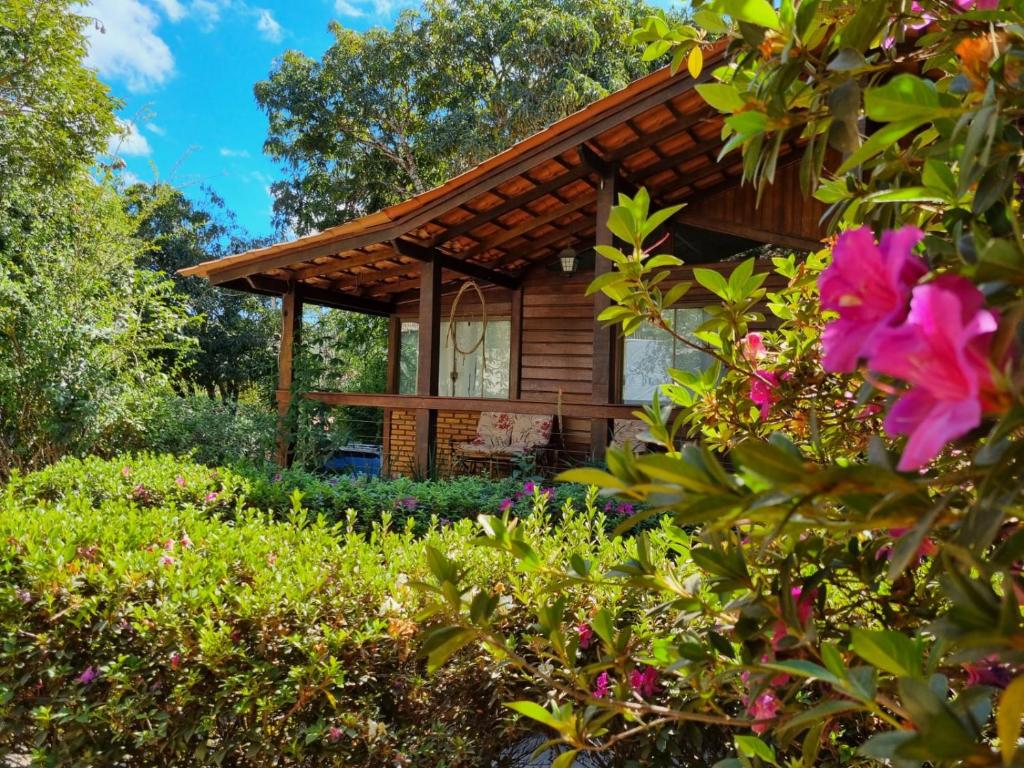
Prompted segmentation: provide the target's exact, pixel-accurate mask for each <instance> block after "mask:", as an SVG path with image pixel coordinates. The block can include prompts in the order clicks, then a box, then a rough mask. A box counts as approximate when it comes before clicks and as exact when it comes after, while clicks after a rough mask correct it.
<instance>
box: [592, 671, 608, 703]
mask: <svg viewBox="0 0 1024 768" xmlns="http://www.w3.org/2000/svg"><path fill="white" fill-rule="evenodd" d="M609 686H610V682H609V680H608V673H607V672H602V673H601V674H600V675H598V676H597V680H596V681H595V683H594V698H595V699H603V698H605V697H606V696H607V695H608V689H609Z"/></svg>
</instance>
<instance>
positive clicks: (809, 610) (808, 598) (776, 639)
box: [772, 586, 818, 651]
mask: <svg viewBox="0 0 1024 768" xmlns="http://www.w3.org/2000/svg"><path fill="white" fill-rule="evenodd" d="M789 596H790V597H791V598H792V600H793V604H794V605H795V606H796V618H797V621H798V622H800V625H801V626H804V625H806V624H807V622H808V621H810V620H811V617H812V616H813V615H814V601H815V600H817V599H818V590H816V589H811V590H809V591H808V592H807V593H806V594H805V593H804V589H803V587H801V586H796V587H793V588H792V589H790V590H789ZM788 634H789V630H788V628H787V627H786V622H785V621H783V620H782V619H779V620H778V621H776V622H775V627H774V630H773V632H772V648H773V649H774V650H776V651H777V650H779V647H780V646H781V644H782V641H783V639H784V638H785V637H786V636H787V635H788Z"/></svg>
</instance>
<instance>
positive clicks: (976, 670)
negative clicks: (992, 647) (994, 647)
mask: <svg viewBox="0 0 1024 768" xmlns="http://www.w3.org/2000/svg"><path fill="white" fill-rule="evenodd" d="M962 666H963V668H964V671H965V672H966V673H967V685H989V686H992V687H993V688H1005V687H1006V686H1008V685H1009V684H1010V681H1011V680H1013V672H1011V671H1010V669H1009V667H1007V666H1006V665H1004V664H1000V663H999V657H998V656H986V657H985V658H984V659H982V660H981V661H978V662H973V663H969V664H964V665H962Z"/></svg>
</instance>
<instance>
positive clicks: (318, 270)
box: [290, 251, 397, 280]
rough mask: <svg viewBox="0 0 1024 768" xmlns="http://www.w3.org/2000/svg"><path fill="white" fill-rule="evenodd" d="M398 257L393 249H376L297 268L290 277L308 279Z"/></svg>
mask: <svg viewBox="0 0 1024 768" xmlns="http://www.w3.org/2000/svg"><path fill="white" fill-rule="evenodd" d="M396 258H397V254H395V253H393V252H392V251H375V252H374V253H364V254H360V255H359V256H353V257H351V258H348V259H343V258H341V257H340V256H339V257H336V258H332V259H331V261H329V262H327V263H326V264H313V265H312V266H309V267H302V268H301V269H295V270H293V271H292V273H291V275H290V277H291V278H292V279H293V280H308V279H309V278H311V277H322V276H324V275H330V274H333V273H335V272H340V271H342V270H345V269H351V268H352V267H365V266H366V265H368V264H375V263H376V262H378V261H394V260H395V259H396Z"/></svg>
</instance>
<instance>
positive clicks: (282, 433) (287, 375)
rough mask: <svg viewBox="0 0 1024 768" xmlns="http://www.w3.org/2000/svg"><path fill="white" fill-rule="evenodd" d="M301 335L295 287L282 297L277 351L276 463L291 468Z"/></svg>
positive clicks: (298, 302) (299, 312) (299, 301)
mask: <svg viewBox="0 0 1024 768" xmlns="http://www.w3.org/2000/svg"><path fill="white" fill-rule="evenodd" d="M301 335H302V298H301V297H300V296H299V293H298V291H297V290H296V287H295V285H294V284H292V285H291V286H289V289H288V291H287V292H286V293H285V294H284V295H283V296H282V297H281V341H280V343H279V345H278V348H277V463H278V465H279V466H281V467H288V466H290V465H291V462H292V457H293V448H294V440H293V438H294V436H293V435H292V434H291V430H289V429H288V409H289V407H290V406H291V396H292V385H293V383H294V380H295V348H296V345H298V344H299V343H300V337H301Z"/></svg>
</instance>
